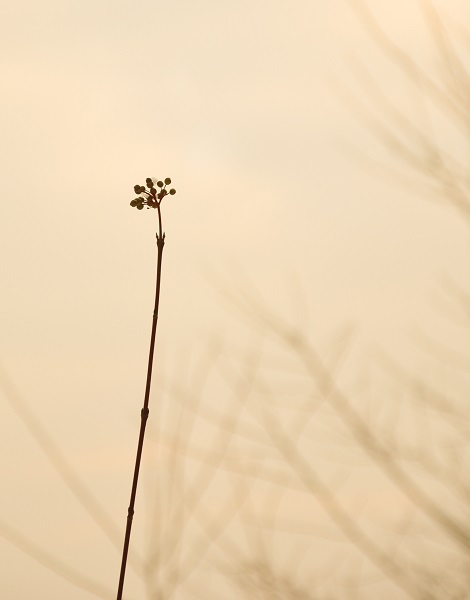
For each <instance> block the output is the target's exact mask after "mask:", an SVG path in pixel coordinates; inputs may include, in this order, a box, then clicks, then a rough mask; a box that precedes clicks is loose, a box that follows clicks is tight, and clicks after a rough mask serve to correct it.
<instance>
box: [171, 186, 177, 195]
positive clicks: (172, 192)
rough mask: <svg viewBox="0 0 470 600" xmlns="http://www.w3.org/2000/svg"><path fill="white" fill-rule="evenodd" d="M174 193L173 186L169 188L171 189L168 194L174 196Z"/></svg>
mask: <svg viewBox="0 0 470 600" xmlns="http://www.w3.org/2000/svg"><path fill="white" fill-rule="evenodd" d="M175 194H176V190H175V188H171V190H170V196H174V195H175Z"/></svg>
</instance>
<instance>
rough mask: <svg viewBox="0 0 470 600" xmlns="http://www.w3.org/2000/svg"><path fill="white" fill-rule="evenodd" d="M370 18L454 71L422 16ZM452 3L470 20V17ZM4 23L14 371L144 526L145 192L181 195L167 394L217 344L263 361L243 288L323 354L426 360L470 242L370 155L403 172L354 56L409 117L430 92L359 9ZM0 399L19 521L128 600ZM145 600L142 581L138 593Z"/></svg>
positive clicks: (110, 554) (26, 582) (8, 351)
mask: <svg viewBox="0 0 470 600" xmlns="http://www.w3.org/2000/svg"><path fill="white" fill-rule="evenodd" d="M369 4H370V6H371V7H372V8H373V10H374V12H375V13H376V15H377V17H378V19H379V20H380V21H381V22H382V23H383V24H384V25H385V26H386V28H387V31H389V32H390V35H391V36H392V37H393V39H395V40H396V41H397V42H399V43H400V44H401V45H402V47H404V48H406V49H407V50H408V51H409V52H410V54H412V55H413V56H414V57H415V58H417V59H418V60H419V61H421V63H422V64H423V65H424V66H425V67H429V69H433V68H434V67H435V66H436V65H435V57H434V54H433V46H432V41H431V40H430V37H429V32H428V31H427V30H426V26H425V24H424V23H423V17H422V14H421V13H420V10H419V4H418V3H415V2H411V1H410V0H393V1H392V0H371V1H370V3H369ZM435 5H436V7H437V8H438V9H439V10H440V11H441V14H442V15H443V17H444V18H445V19H448V22H449V23H451V26H455V27H458V25H459V23H465V22H469V21H468V20H469V18H470V5H469V3H468V2H467V1H466V0H445V1H444V0H439V1H437V0H436V2H435ZM1 13H2V17H1V21H2V24H1V26H0V28H1V36H0V46H1V53H0V56H1V58H0V60H1V73H2V77H1V79H0V86H1V98H2V111H1V115H0V119H1V132H2V133H1V138H0V157H1V165H2V168H1V173H2V196H3V201H2V203H1V205H0V250H1V251H0V273H1V295H0V308H1V310H0V333H1V335H0V359H1V362H2V365H3V367H4V368H5V370H6V372H7V373H8V374H9V376H10V378H11V380H12V381H13V382H14V384H15V385H16V387H17V389H18V390H19V392H20V393H21V394H22V396H23V398H24V399H25V401H26V402H27V403H28V404H29V406H30V407H31V409H32V410H33V412H34V413H35V415H36V416H37V417H38V418H39V419H40V420H41V422H42V423H43V424H44V425H45V426H46V427H47V429H48V430H49V432H50V433H51V434H52V435H53V437H54V439H55V440H56V442H57V444H58V445H59V446H60V448H61V449H62V451H63V453H64V455H65V456H66V457H67V459H68V460H69V462H70V463H71V464H73V465H74V467H75V468H76V469H77V471H78V472H79V473H80V474H81V476H82V477H83V478H84V480H85V482H86V483H87V484H88V485H89V486H90V487H91V489H92V490H93V493H94V494H95V495H96V496H97V498H98V499H99V500H100V502H101V503H102V504H103V505H104V506H105V507H106V508H107V510H108V512H109V514H110V516H111V517H112V518H113V519H114V520H115V521H116V522H117V523H118V524H119V525H120V526H122V529H123V530H124V520H125V515H126V510H127V503H128V495H129V486H130V479H131V472H132V467H133V460H134V452H135V444H136V441H137V431H138V416H139V410H140V407H141V402H142V394H143V386H144V376H145V368H146V364H145V361H146V355H147V351H148V336H149V330H150V323H151V314H152V303H153V289H154V269H155V253H156V245H155V229H156V222H155V219H156V214H155V213H153V212H150V211H142V212H138V211H136V210H135V209H131V208H130V207H129V201H130V200H131V199H132V198H133V197H134V193H133V190H132V188H133V186H134V185H135V184H136V183H144V181H145V178H146V177H148V176H152V177H153V176H157V177H159V178H160V177H161V178H164V177H168V176H170V177H171V178H172V182H173V183H172V185H174V186H175V187H176V189H177V195H176V196H174V197H172V198H167V199H166V200H165V202H164V206H163V216H164V229H165V231H166V234H167V238H166V239H167V243H166V246H165V253H164V260H163V262H164V264H163V282H162V298H161V307H160V323H159V330H158V342H157V354H156V358H157V362H158V364H159V366H158V368H157V374H160V376H161V378H162V380H163V379H164V378H165V377H173V376H175V373H176V374H177V373H178V366H179V365H180V364H182V362H184V364H190V363H191V361H193V360H195V357H197V356H198V355H199V354H200V353H201V352H202V350H203V348H204V347H205V344H206V341H207V339H209V338H210V336H212V335H218V334H223V336H224V337H225V339H226V340H228V341H229V343H233V345H234V347H237V345H241V346H243V345H244V344H245V341H246V340H247V339H249V335H250V330H249V328H246V326H245V325H244V324H243V319H242V318H241V317H240V315H238V314H237V313H236V312H235V311H234V310H233V309H232V308H231V307H230V303H229V301H228V300H227V299H226V297H225V296H224V295H221V294H220V291H219V288H220V286H221V285H222V287H225V288H226V289H229V290H230V289H232V290H236V289H237V288H238V286H240V285H244V284H243V282H244V281H249V282H251V285H253V286H255V287H256V289H257V290H258V291H259V292H260V294H261V295H262V296H263V297H264V299H265V301H266V304H267V305H268V306H270V307H271V308H273V309H275V310H278V311H281V312H282V313H283V314H284V315H285V316H286V317H288V318H289V319H294V320H295V319H297V321H301V322H302V323H303V324H304V327H305V328H306V330H307V331H308V332H309V334H310V335H311V337H312V340H314V342H315V343H316V344H318V346H319V347H321V346H322V344H324V343H325V342H326V341H327V340H328V339H329V336H331V335H333V334H334V332H335V331H337V330H338V329H339V328H340V327H341V326H343V325H344V324H345V323H346V324H347V323H354V324H355V325H356V326H357V327H358V338H357V341H356V346H355V349H354V351H353V352H352V355H351V357H350V360H351V362H352V364H360V363H361V361H365V360H367V357H368V356H369V355H370V353H373V352H374V348H375V347H376V344H380V345H382V346H385V347H387V348H388V349H389V350H390V351H391V352H398V351H399V352H400V354H401V355H402V356H403V355H407V356H410V357H413V358H412V360H416V361H418V362H419V360H420V358H419V356H420V350H419V349H417V347H416V344H415V342H414V338H413V335H414V333H415V332H416V331H417V330H418V329H419V330H421V331H426V332H428V333H430V334H432V335H440V334H441V333H443V332H445V331H446V329H445V328H446V321H445V319H442V318H441V315H439V312H438V311H436V306H435V305H434V304H433V297H434V294H435V293H436V290H438V289H439V285H440V278H441V277H442V275H443V274H444V273H449V274H451V275H452V277H454V278H456V279H458V280H459V281H460V282H462V283H463V284H465V283H470V282H469V275H468V255H469V247H468V231H467V229H466V228H465V226H464V224H463V223H462V222H461V220H460V219H459V217H458V216H457V215H456V214H455V213H454V212H453V211H452V210H450V209H449V208H448V207H447V206H446V205H445V204H442V205H441V204H439V203H431V202H428V201H427V200H426V199H425V198H423V197H422V196H421V197H420V196H419V195H418V194H416V193H414V192H413V191H412V190H410V189H408V188H406V187H402V186H400V185H399V184H398V182H395V181H393V178H392V177H388V178H387V177H385V176H384V175H383V174H382V173H380V172H378V171H377V172H374V169H373V168H372V167H370V166H364V164H363V163H362V162H361V159H359V160H355V159H356V158H358V157H359V155H362V154H365V155H368V156H370V157H373V158H374V159H376V160H377V161H378V162H379V163H380V162H381V163H383V164H386V165H387V164H389V163H390V158H389V156H388V154H387V153H386V152H385V151H384V150H383V149H382V148H381V146H380V144H378V143H377V141H376V140H375V139H374V136H373V135H370V132H368V131H367V130H366V128H365V127H364V125H363V124H362V123H361V122H360V121H358V120H357V118H356V117H355V114H354V110H353V109H350V108H349V106H348V102H347V100H346V101H345V100H344V97H341V93H340V92H339V91H338V90H340V89H343V90H347V91H348V92H352V93H355V94H358V95H359V96H360V95H361V94H362V95H364V90H363V88H362V87H361V84H360V83H359V82H358V81H357V77H356V75H355V72H354V70H353V67H352V64H353V62H354V60H356V59H358V60H359V61H361V62H362V63H364V64H366V65H367V67H368V68H369V69H370V70H371V72H372V73H373V74H374V77H375V78H376V80H377V81H378V82H380V84H381V85H382V86H383V87H384V89H385V90H387V93H389V94H390V96H391V97H393V98H394V99H395V100H396V101H397V102H398V103H401V105H402V106H403V107H405V109H406V110H408V108H409V106H408V103H409V102H410V96H409V90H408V89H407V88H406V86H405V85H404V83H403V81H402V80H401V79H400V77H399V74H397V73H396V72H395V71H394V70H393V68H391V66H390V64H389V63H388V62H387V61H386V60H384V57H383V56H382V55H381V53H380V52H379V51H378V50H377V48H376V47H375V46H374V44H373V43H372V42H371V41H370V39H369V38H368V36H367V33H366V32H365V31H364V29H363V27H362V26H361V24H360V22H359V21H358V19H357V17H356V16H355V14H354V11H353V10H351V6H350V4H349V3H348V2H347V1H345V0H329V1H328V2H320V1H318V0H317V1H316V2H314V1H311V0H310V1H302V0H300V1H298V2H287V1H280V0H269V1H267V0H265V1H256V0H251V1H249V2H248V1H245V0H238V1H237V2H230V1H223V0H219V1H218V2H216V1H212V0H199V1H197V2H194V1H193V2H189V1H187V0H186V1H184V0H173V1H172V2H161V1H154V2H150V1H148V2H145V1H141V2H129V1H121V0H118V1H116V2H108V1H102V0H95V1H93V2H91V1H90V0H82V1H80V2H78V1H77V2H73V1H67V0H65V1H54V0H43V1H42V2H33V1H32V0H19V1H18V2H10V3H5V2H4V3H3V5H2V11H1ZM411 104H412V102H411ZM411 110H414V108H413V107H411ZM455 143H456V144H457V145H458V143H459V142H458V141H456V142H455ZM221 281H223V282H224V283H223V284H221ZM449 335H451V334H450V333H449ZM154 384H155V388H154V389H155V393H154V394H153V400H154V405H153V408H154V410H153V412H152V407H151V413H150V421H151V422H152V419H158V416H157V413H158V411H157V410H156V404H155V402H156V398H157V396H158V393H157V391H156V390H157V387H158V381H155V382H154ZM0 398H1V419H0V454H1V456H2V460H1V463H0V477H1V482H2V485H1V487H2V493H1V496H0V498H1V499H0V512H1V518H2V520H3V521H6V522H8V523H10V524H14V526H15V527H16V529H17V530H18V531H20V532H22V533H23V534H24V535H25V536H27V537H28V538H29V539H31V540H34V541H36V542H37V543H41V544H43V545H44V546H45V547H47V548H48V549H49V550H51V552H54V553H56V554H57V555H58V556H60V557H61V558H63V559H64V560H66V561H67V562H69V563H70V564H73V565H74V566H75V567H76V568H79V569H80V570H82V571H83V572H86V573H88V574H89V575H90V576H93V577H95V578H96V579H98V580H99V581H101V582H102V583H103V584H104V585H107V586H108V587H109V588H111V589H114V587H115V584H116V583H117V576H118V569H119V560H120V559H119V556H118V553H117V552H115V550H114V549H113V548H112V546H111V545H110V544H109V543H108V542H107V541H106V540H105V539H104V538H103V537H102V536H101V533H100V532H99V531H97V529H96V527H95V525H94V524H93V523H92V522H91V521H90V520H89V519H88V517H87V515H86V514H85V513H84V512H83V510H82V509H81V507H80V506H79V505H78V504H77V503H76V501H75V499H74V497H73V495H72V494H71V493H70V492H69V491H68V490H67V489H65V488H64V486H63V484H62V483H61V481H60V480H59V479H58V478H57V476H56V474H55V473H54V471H53V470H52V469H51V467H50V465H49V464H48V462H47V461H46V460H45V459H44V456H43V454H42V453H41V452H40V451H39V449H38V446H37V444H36V442H35V441H34V440H33V439H32V438H31V435H30V434H29V433H28V431H27V429H26V428H25V427H24V424H23V423H22V422H21V420H20V419H19V418H18V416H17V414H15V412H14V411H13V410H12V409H11V406H10V405H9V403H8V402H7V399H6V398H4V397H3V396H0ZM217 401H218V399H217V398H214V402H217ZM150 479H151V477H150ZM143 496H145V489H144V488H141V489H140V490H139V502H138V507H137V513H136V517H135V522H134V523H135V524H134V528H135V529H134V536H135V537H134V538H133V540H134V542H135V545H136V547H137V548H140V547H141V543H140V541H141V539H142V537H143V535H144V534H143V529H144V523H145V511H144V500H143ZM0 562H1V564H2V569H1V572H2V574H1V577H0V597H1V598H5V599H8V600H22V599H24V598H30V597H34V598H37V600H46V599H47V600H58V599H63V598H65V597H66V598H68V599H69V600H75V599H77V600H78V599H79V598H86V597H88V595H87V594H86V593H85V592H83V591H81V590H77V589H75V588H74V587H72V586H70V585H68V584H67V583H66V582H64V581H63V580H61V579H60V578H57V577H56V576H55V575H54V574H52V573H51V572H49V571H48V570H46V569H44V568H43V567H42V566H40V565H38V564H37V563H35V562H34V561H32V560H31V559H30V558H28V557H26V556H25V555H24V554H23V553H22V552H20V551H19V550H18V549H17V548H15V547H13V546H12V545H11V544H9V543H8V542H7V541H6V540H3V541H2V540H0ZM140 589H141V588H140V583H139V582H138V581H137V580H135V578H134V579H133V576H132V575H130V576H129V580H128V587H127V586H126V590H128V591H129V598H131V597H132V598H138V597H141V596H140ZM214 594H216V592H214ZM90 597H92V596H91V595H90ZM206 597H207V596H206ZM211 597H214V598H215V597H216V595H214V596H211Z"/></svg>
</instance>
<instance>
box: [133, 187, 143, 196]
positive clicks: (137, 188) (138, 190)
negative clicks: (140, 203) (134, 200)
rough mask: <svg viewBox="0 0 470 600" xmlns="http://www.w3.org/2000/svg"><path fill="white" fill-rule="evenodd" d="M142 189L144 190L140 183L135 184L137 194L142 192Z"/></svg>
mask: <svg viewBox="0 0 470 600" xmlns="http://www.w3.org/2000/svg"><path fill="white" fill-rule="evenodd" d="M141 191H142V190H141V188H140V185H135V186H134V192H135V193H136V194H140V192H141Z"/></svg>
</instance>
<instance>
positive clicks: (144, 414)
mask: <svg viewBox="0 0 470 600" xmlns="http://www.w3.org/2000/svg"><path fill="white" fill-rule="evenodd" d="M157 209H158V234H157V250H158V255H157V282H156V287H155V306H154V310H153V319H152V333H151V336H150V349H149V358H148V365H147V382H146V384H145V396H144V405H143V407H142V410H141V411H140V433H139V442H138V444H137V455H136V458H135V467H134V477H133V479H132V490H131V499H130V502H129V508H128V510H127V524H126V534H125V537H124V548H123V550H122V562H121V572H120V575H119V587H118V593H117V600H122V591H123V588H124V578H125V575H126V565H127V555H128V552H129V541H130V538H131V529H132V520H133V517H134V505H135V497H136V493H137V482H138V480H139V471H140V461H141V458H142V448H143V445H144V436H145V426H146V424H147V419H148V415H149V408H148V405H149V397H150V385H151V383H152V367H153V354H154V350H155V334H156V332H157V321H158V305H159V302H160V281H161V273H162V256H163V246H164V245H165V234H164V233H162V218H161V212H160V205H158V206H157Z"/></svg>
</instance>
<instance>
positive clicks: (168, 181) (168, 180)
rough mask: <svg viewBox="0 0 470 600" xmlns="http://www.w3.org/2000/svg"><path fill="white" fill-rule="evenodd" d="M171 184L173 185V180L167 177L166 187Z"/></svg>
mask: <svg viewBox="0 0 470 600" xmlns="http://www.w3.org/2000/svg"><path fill="white" fill-rule="evenodd" d="M170 183H171V179H170V178H169V177H167V178H166V179H165V184H166V185H170Z"/></svg>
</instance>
